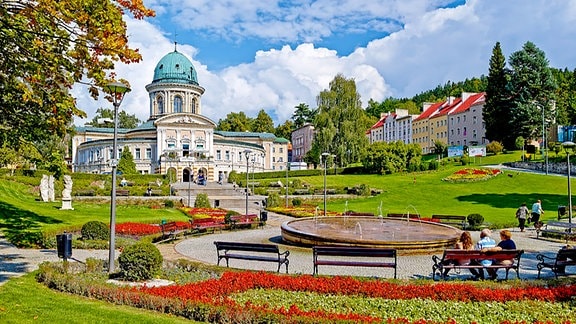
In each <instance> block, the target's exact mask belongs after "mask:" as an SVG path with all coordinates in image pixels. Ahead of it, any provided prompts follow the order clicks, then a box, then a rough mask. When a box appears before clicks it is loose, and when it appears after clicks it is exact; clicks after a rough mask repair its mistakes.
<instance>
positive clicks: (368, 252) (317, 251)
mask: <svg viewBox="0 0 576 324" xmlns="http://www.w3.org/2000/svg"><path fill="white" fill-rule="evenodd" d="M312 250H313V253H314V255H315V256H316V255H332V256H357V257H382V258H395V257H396V250H395V249H382V248H369V247H356V246H314V247H313V248H312Z"/></svg>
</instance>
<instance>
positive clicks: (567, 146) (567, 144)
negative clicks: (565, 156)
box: [562, 141, 576, 152]
mask: <svg viewBox="0 0 576 324" xmlns="http://www.w3.org/2000/svg"><path fill="white" fill-rule="evenodd" d="M562 147H564V150H566V152H568V149H570V148H572V149H573V148H574V147H576V143H574V142H571V141H566V142H563V143H562Z"/></svg>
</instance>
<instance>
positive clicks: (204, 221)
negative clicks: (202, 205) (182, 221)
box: [190, 218, 220, 224]
mask: <svg viewBox="0 0 576 324" xmlns="http://www.w3.org/2000/svg"><path fill="white" fill-rule="evenodd" d="M219 222H220V221H218V220H215V219H214V218H196V219H191V220H190V223H192V224H212V223H219Z"/></svg>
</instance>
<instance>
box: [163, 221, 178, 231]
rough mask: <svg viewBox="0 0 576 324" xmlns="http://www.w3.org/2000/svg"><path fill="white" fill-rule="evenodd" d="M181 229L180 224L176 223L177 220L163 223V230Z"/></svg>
mask: <svg viewBox="0 0 576 324" xmlns="http://www.w3.org/2000/svg"><path fill="white" fill-rule="evenodd" d="M177 229H179V226H178V224H176V222H168V223H166V224H162V231H163V232H167V231H173V230H177Z"/></svg>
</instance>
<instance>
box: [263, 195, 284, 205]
mask: <svg viewBox="0 0 576 324" xmlns="http://www.w3.org/2000/svg"><path fill="white" fill-rule="evenodd" d="M280 203H281V200H280V195H279V194H277V193H271V194H270V195H268V199H266V206H267V207H278V206H280Z"/></svg>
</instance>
